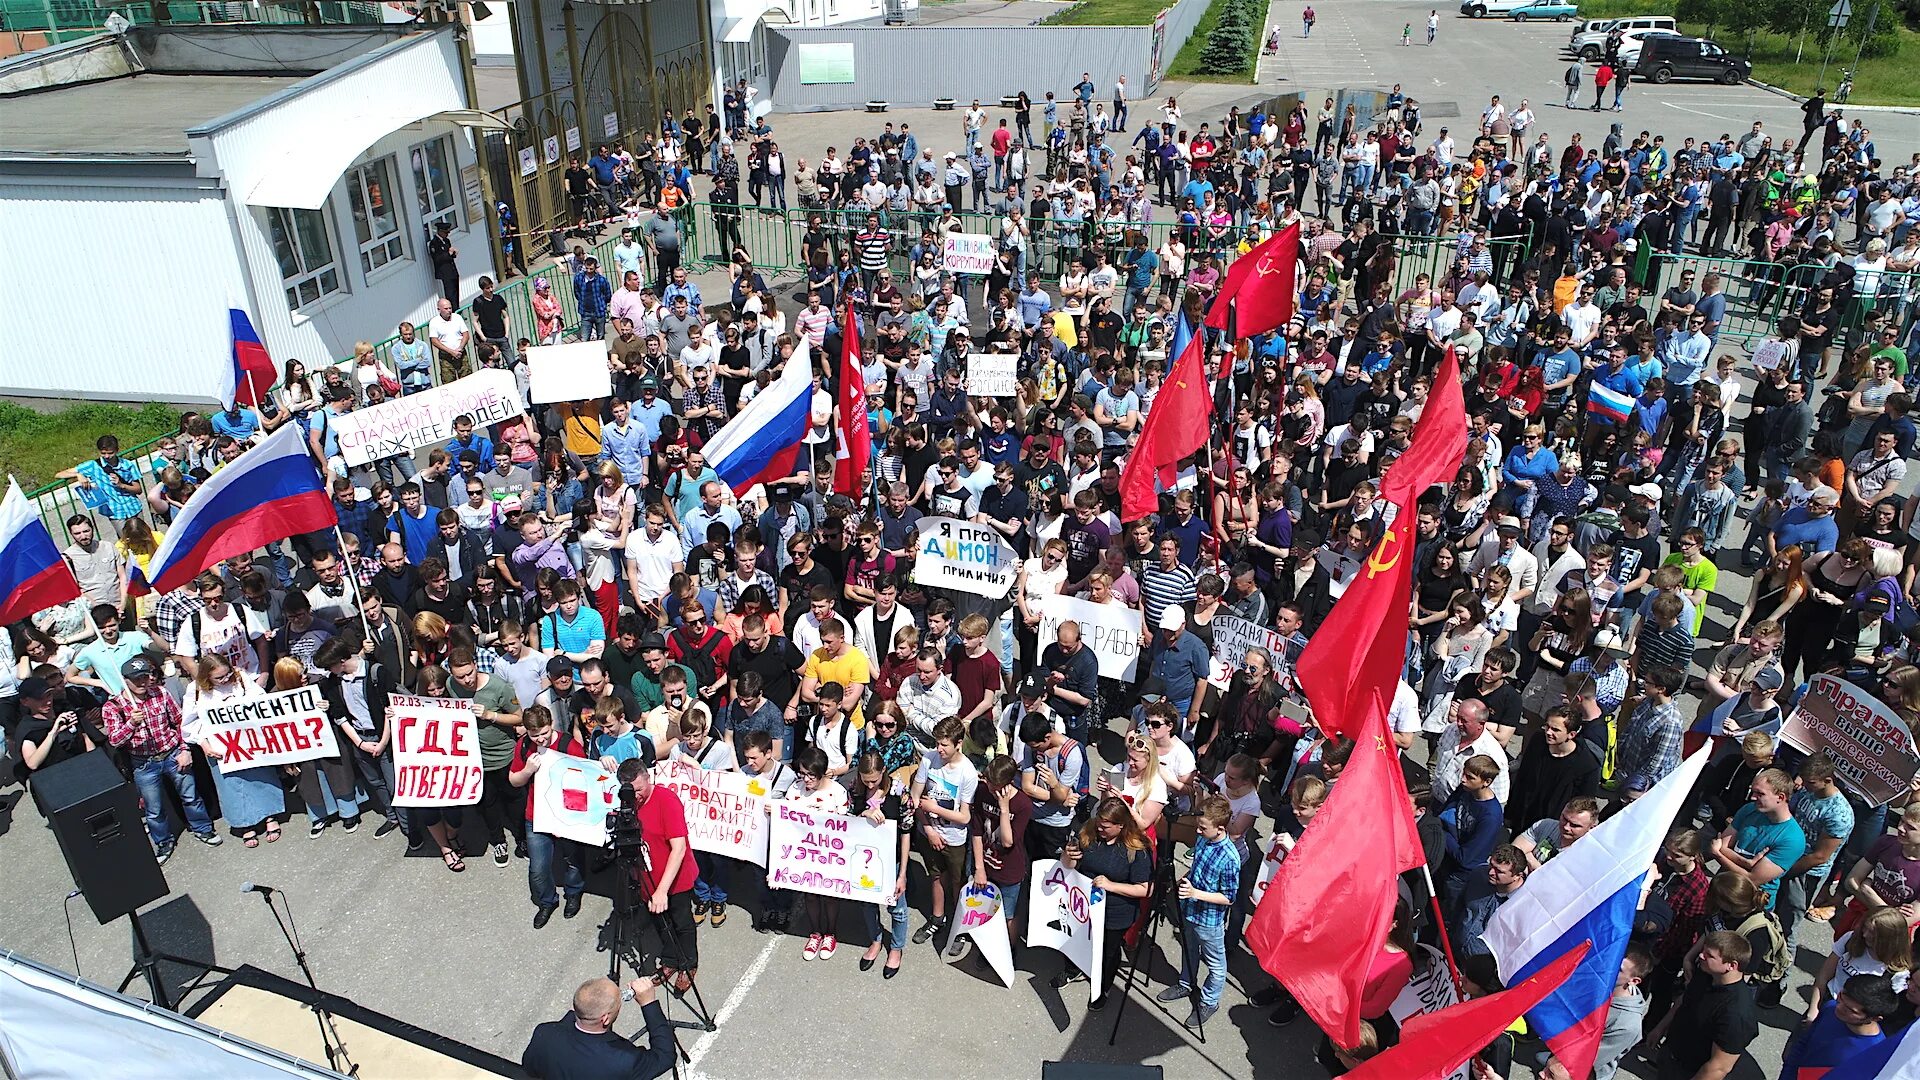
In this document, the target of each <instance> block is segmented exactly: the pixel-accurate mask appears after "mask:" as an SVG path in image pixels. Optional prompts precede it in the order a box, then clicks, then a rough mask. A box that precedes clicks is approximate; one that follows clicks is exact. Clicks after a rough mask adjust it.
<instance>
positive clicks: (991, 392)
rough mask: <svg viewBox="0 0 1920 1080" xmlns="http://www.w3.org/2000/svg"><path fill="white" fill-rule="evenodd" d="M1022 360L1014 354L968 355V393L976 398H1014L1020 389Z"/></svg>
mask: <svg viewBox="0 0 1920 1080" xmlns="http://www.w3.org/2000/svg"><path fill="white" fill-rule="evenodd" d="M1019 363H1020V358H1019V357H1017V356H1015V355H1013V354H1012V353H968V354H967V393H969V394H972V395H973V396H974V397H1012V396H1013V395H1014V392H1015V391H1017V390H1019V389H1020V375H1019V371H1018V365H1019Z"/></svg>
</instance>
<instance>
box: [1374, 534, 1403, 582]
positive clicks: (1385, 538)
mask: <svg viewBox="0 0 1920 1080" xmlns="http://www.w3.org/2000/svg"><path fill="white" fill-rule="evenodd" d="M1388 551H1392V552H1393V556H1392V557H1391V558H1389V557H1387V552H1388ZM1399 561H1400V533H1399V532H1398V531H1397V530H1393V529H1389V530H1387V532H1386V533H1385V534H1384V535H1382V536H1381V537H1380V545H1379V546H1378V547H1376V548H1374V549H1373V554H1372V555H1369V556H1367V576H1368V577H1370V578H1371V577H1377V576H1379V575H1380V574H1384V573H1386V572H1387V571H1389V570H1391V569H1393V568H1394V566H1395V565H1396V564H1397V563H1399Z"/></svg>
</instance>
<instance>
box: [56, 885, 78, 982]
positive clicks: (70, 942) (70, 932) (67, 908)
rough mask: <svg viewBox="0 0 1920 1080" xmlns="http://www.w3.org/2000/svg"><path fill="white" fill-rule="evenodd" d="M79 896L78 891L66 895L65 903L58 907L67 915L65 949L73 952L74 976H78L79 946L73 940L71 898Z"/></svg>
mask: <svg viewBox="0 0 1920 1080" xmlns="http://www.w3.org/2000/svg"><path fill="white" fill-rule="evenodd" d="M79 895H80V890H79V889H75V890H73V891H72V892H70V893H68V894H67V899H66V901H65V902H64V903H62V904H61V905H60V910H62V911H64V912H66V915H67V948H69V949H72V950H73V973H74V974H75V975H79V974H80V945H79V943H78V942H76V941H75V940H74V939H73V898H74V897H76V896H79Z"/></svg>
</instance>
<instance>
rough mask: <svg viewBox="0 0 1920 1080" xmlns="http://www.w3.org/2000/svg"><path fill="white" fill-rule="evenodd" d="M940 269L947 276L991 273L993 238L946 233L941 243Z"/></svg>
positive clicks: (974, 234) (982, 235)
mask: <svg viewBox="0 0 1920 1080" xmlns="http://www.w3.org/2000/svg"><path fill="white" fill-rule="evenodd" d="M940 256H941V258H940V268H941V269H942V270H945V271H946V272H947V273H949V274H989V273H992V272H993V237H991V236H988V235H987V234H986V233H948V234H946V236H945V237H944V238H943V239H942V241H941V248H940Z"/></svg>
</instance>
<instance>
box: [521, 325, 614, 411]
mask: <svg viewBox="0 0 1920 1080" xmlns="http://www.w3.org/2000/svg"><path fill="white" fill-rule="evenodd" d="M527 375H528V379H527V396H528V397H530V398H532V399H533V403H534V404H535V405H546V404H550V403H552V402H555V401H594V400H596V399H599V398H604V397H612V396H613V371H612V369H610V368H608V367H607V343H606V342H604V341H570V342H567V343H565V344H561V345H534V346H530V347H529V348H528V349H527Z"/></svg>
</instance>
